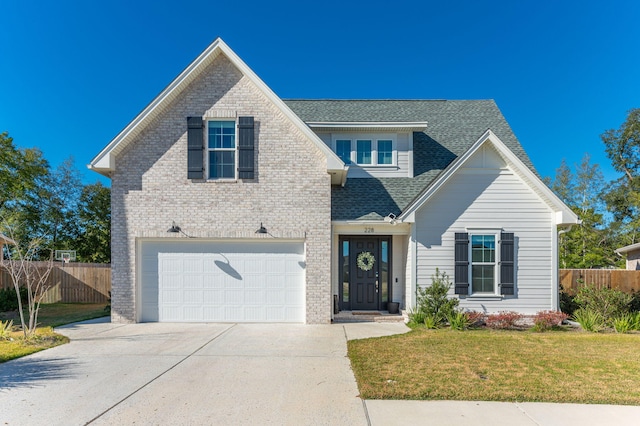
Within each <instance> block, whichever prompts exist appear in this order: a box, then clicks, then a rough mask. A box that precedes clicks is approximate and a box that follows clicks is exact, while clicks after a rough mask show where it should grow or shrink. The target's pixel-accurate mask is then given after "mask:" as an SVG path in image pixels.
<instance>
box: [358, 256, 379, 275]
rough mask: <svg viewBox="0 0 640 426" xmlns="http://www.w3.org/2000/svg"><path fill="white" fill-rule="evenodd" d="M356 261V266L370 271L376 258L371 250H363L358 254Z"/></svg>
mask: <svg viewBox="0 0 640 426" xmlns="http://www.w3.org/2000/svg"><path fill="white" fill-rule="evenodd" d="M357 263H358V268H360V269H362V270H363V271H370V270H371V269H373V264H374V263H376V258H375V257H373V255H372V254H371V252H369V251H363V252H362V253H360V254H359V255H358V259H357Z"/></svg>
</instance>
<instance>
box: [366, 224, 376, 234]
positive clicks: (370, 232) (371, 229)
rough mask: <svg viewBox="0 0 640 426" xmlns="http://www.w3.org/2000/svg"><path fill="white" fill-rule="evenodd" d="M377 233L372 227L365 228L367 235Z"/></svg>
mask: <svg viewBox="0 0 640 426" xmlns="http://www.w3.org/2000/svg"><path fill="white" fill-rule="evenodd" d="M374 232H375V230H374V229H373V228H371V227H368V226H365V227H364V233H365V234H373V233H374Z"/></svg>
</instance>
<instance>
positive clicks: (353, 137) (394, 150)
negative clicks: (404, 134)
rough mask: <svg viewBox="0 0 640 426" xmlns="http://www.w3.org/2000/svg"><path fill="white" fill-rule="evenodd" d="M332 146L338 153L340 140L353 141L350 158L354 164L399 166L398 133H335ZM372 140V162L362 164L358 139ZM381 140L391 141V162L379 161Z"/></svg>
mask: <svg viewBox="0 0 640 426" xmlns="http://www.w3.org/2000/svg"><path fill="white" fill-rule="evenodd" d="M331 139H332V141H331V142H332V148H333V152H335V153H336V154H337V153H338V141H339V140H340V141H345V140H348V141H350V143H351V155H350V157H349V160H350V161H351V164H352V165H356V166H358V167H362V168H384V167H393V168H397V167H398V135H397V134H384V133H378V134H350V135H344V134H334V135H332V138H331ZM363 140H364V141H371V163H370V164H362V163H358V161H357V160H358V141H363ZM379 141H391V164H379V163H378V142H379Z"/></svg>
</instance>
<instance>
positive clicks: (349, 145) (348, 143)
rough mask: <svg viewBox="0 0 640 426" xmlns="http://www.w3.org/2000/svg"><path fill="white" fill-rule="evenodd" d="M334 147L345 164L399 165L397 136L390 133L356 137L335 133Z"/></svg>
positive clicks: (366, 165) (365, 165)
mask: <svg viewBox="0 0 640 426" xmlns="http://www.w3.org/2000/svg"><path fill="white" fill-rule="evenodd" d="M333 148H334V150H335V152H336V154H337V155H338V157H340V159H341V160H342V161H344V163H345V164H357V165H359V166H362V167H376V166H396V165H397V148H396V142H395V137H393V138H391V137H389V135H384V136H382V135H362V136H361V137H354V138H350V137H348V136H346V135H342V136H339V135H334V138H333Z"/></svg>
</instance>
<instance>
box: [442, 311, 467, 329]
mask: <svg viewBox="0 0 640 426" xmlns="http://www.w3.org/2000/svg"><path fill="white" fill-rule="evenodd" d="M447 320H448V321H449V325H450V326H451V328H452V329H453V330H458V331H463V330H466V329H467V328H469V323H470V321H469V315H468V314H467V313H466V312H462V311H458V312H453V313H451V314H449V316H447Z"/></svg>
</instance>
